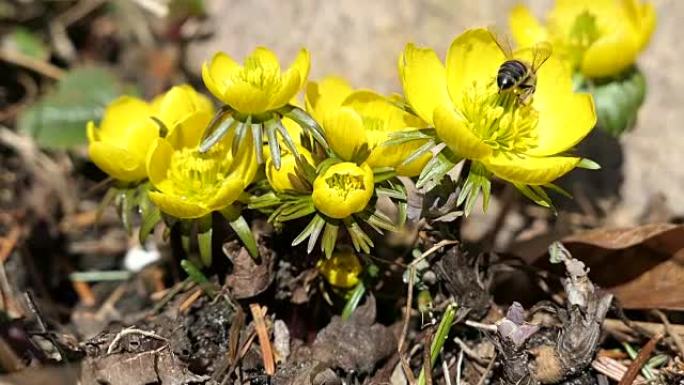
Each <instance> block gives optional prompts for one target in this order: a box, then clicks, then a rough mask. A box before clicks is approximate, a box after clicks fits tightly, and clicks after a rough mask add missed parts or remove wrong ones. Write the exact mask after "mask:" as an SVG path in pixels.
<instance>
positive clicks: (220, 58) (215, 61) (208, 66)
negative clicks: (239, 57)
mask: <svg viewBox="0 0 684 385" xmlns="http://www.w3.org/2000/svg"><path fill="white" fill-rule="evenodd" d="M241 68H242V67H241V66H240V65H239V64H238V63H236V62H235V60H233V58H231V57H230V56H228V55H227V54H225V53H224V52H217V53H216V54H215V55H214V57H212V58H211V60H210V61H209V62H208V63H207V62H205V63H204V64H202V80H203V81H204V85H205V86H207V88H208V89H209V91H210V92H211V93H212V94H213V95H214V96H216V97H217V98H218V99H221V100H222V101H223V93H224V92H225V89H226V86H225V84H226V82H227V81H228V80H229V79H231V78H232V77H233V76H234V75H235V73H236V72H237V71H239V70H240V69H241ZM224 102H225V101H224Z"/></svg>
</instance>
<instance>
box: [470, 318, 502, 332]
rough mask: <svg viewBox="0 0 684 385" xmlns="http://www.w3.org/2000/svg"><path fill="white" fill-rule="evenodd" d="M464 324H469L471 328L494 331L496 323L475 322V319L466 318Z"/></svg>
mask: <svg viewBox="0 0 684 385" xmlns="http://www.w3.org/2000/svg"><path fill="white" fill-rule="evenodd" d="M465 324H466V325H468V326H470V327H471V328H475V329H478V330H484V331H488V332H494V333H495V332H496V330H497V329H496V325H493V324H483V323H481V322H476V321H471V320H466V321H465Z"/></svg>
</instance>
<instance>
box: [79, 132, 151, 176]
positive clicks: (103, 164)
mask: <svg viewBox="0 0 684 385" xmlns="http://www.w3.org/2000/svg"><path fill="white" fill-rule="evenodd" d="M88 155H89V157H90V160H92V161H93V163H95V164H96V165H97V167H99V168H100V169H101V170H102V171H104V172H105V173H107V175H109V176H111V177H112V178H114V179H117V180H120V181H123V182H133V181H137V180H141V179H144V178H145V177H146V176H147V173H146V171H145V159H144V158H139V157H138V156H136V154H134V153H131V152H130V151H127V150H126V149H123V148H121V147H117V146H115V145H113V144H111V143H108V142H92V143H90V145H89V146H88Z"/></svg>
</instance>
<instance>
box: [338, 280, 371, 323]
mask: <svg viewBox="0 0 684 385" xmlns="http://www.w3.org/2000/svg"><path fill="white" fill-rule="evenodd" d="M364 294H366V286H364V285H363V282H359V283H357V284H356V286H355V287H354V291H352V294H351V296H350V297H349V299H348V300H347V303H345V304H344V309H342V319H343V320H348V319H349V317H351V315H352V313H354V310H356V308H357V307H359V304H360V303H361V299H362V298H363V295H364Z"/></svg>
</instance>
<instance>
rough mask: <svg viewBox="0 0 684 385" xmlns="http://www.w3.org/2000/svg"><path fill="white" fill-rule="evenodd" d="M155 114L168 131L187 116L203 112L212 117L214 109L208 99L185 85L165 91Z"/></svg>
mask: <svg viewBox="0 0 684 385" xmlns="http://www.w3.org/2000/svg"><path fill="white" fill-rule="evenodd" d="M158 108H159V109H158V111H157V113H156V114H155V115H156V116H157V117H158V118H159V119H160V120H161V121H162V122H163V123H164V124H165V125H166V127H167V128H168V129H169V130H172V129H173V128H174V127H175V125H176V124H177V123H178V122H180V121H181V120H182V119H185V118H186V117H187V116H188V115H190V114H193V113H196V112H204V113H207V114H211V115H213V113H214V107H213V106H212V105H211V102H210V101H209V99H208V98H207V97H206V96H204V95H202V94H200V93H198V92H197V91H195V90H194V89H193V88H192V87H190V86H189V85H187V84H184V85H180V86H175V87H173V88H171V89H170V90H169V91H167V92H166V93H165V94H164V95H163V97H162V98H161V100H160V101H159V107H158Z"/></svg>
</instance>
